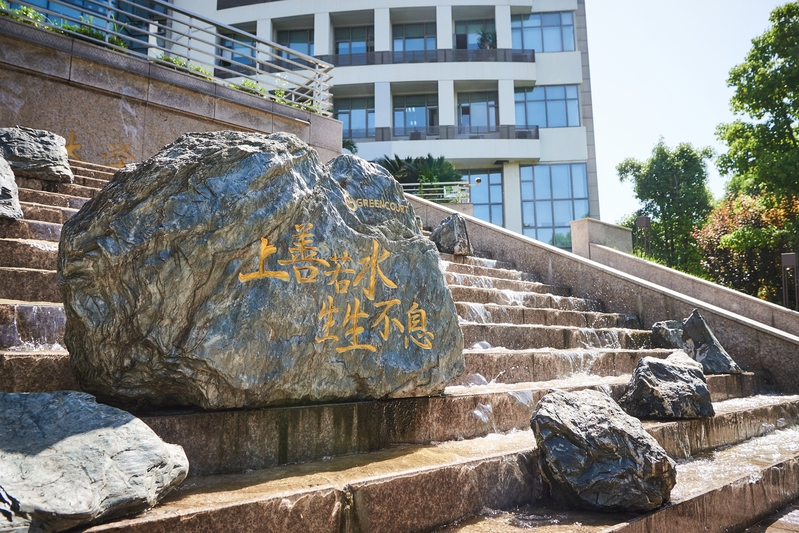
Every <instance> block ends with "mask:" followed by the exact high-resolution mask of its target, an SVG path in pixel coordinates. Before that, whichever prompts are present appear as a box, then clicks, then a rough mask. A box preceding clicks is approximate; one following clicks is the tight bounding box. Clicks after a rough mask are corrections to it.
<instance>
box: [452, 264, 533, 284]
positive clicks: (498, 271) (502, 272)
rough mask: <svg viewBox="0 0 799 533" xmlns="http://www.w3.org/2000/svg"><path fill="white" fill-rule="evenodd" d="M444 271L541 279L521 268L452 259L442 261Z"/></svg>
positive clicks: (496, 276) (518, 278)
mask: <svg viewBox="0 0 799 533" xmlns="http://www.w3.org/2000/svg"><path fill="white" fill-rule="evenodd" d="M440 264H441V270H442V271H443V272H453V273H456V274H469V275H472V276H484V277H489V278H501V279H515V280H518V281H540V280H539V278H538V276H536V275H535V274H531V273H529V272H522V271H520V270H511V269H506V268H489V267H481V266H475V265H468V264H464V263H453V262H451V261H443V260H442V261H441V263H440Z"/></svg>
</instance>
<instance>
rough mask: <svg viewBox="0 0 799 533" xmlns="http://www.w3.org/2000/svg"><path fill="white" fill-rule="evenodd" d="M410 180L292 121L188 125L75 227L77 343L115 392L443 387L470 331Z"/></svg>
mask: <svg viewBox="0 0 799 533" xmlns="http://www.w3.org/2000/svg"><path fill="white" fill-rule="evenodd" d="M414 218H415V214H414V212H413V208H412V207H411V206H410V205H409V204H408V203H407V202H406V201H405V199H404V196H403V193H402V188H401V186H400V185H399V184H398V183H397V182H396V181H394V179H393V178H392V177H391V176H390V175H389V174H388V173H387V172H385V171H384V170H382V169H380V168H379V167H376V166H375V165H372V164H370V163H367V162H366V161H364V160H362V159H360V158H357V157H354V156H341V157H339V158H337V159H334V160H333V161H331V162H330V163H328V165H327V166H326V167H323V166H321V165H320V163H319V160H318V158H317V155H316V152H315V151H314V150H313V149H311V148H310V147H309V146H307V145H306V144H304V143H303V142H302V141H300V140H299V139H297V138H296V137H294V136H293V135H289V134H283V133H278V134H273V135H271V136H265V135H259V134H250V133H237V132H214V133H195V134H186V135H184V136H182V137H181V138H180V139H178V140H177V141H175V142H174V143H172V144H171V145H169V146H167V147H165V148H164V149H163V150H162V151H161V152H159V153H158V154H156V155H155V156H154V157H153V158H151V159H150V160H148V161H146V162H143V163H141V164H139V165H136V166H128V167H126V168H124V169H122V170H121V171H119V172H118V173H117V174H116V176H115V177H114V179H113V180H112V181H111V183H110V184H109V185H108V186H106V187H105V189H104V190H103V191H102V192H100V193H99V194H98V195H97V196H96V197H95V198H94V199H93V200H91V201H90V202H88V203H87V204H86V205H85V206H84V207H83V208H82V209H81V211H80V212H79V213H78V214H77V215H75V216H74V217H72V218H71V219H70V220H69V221H68V222H67V223H66V224H65V225H64V229H63V232H62V235H61V245H60V249H59V260H58V267H59V274H60V278H59V283H60V287H61V291H62V294H63V297H64V302H65V304H64V305H65V310H66V315H67V324H66V334H65V342H66V344H67V347H68V348H69V350H70V353H71V361H72V365H73V370H74V371H75V374H76V376H77V377H78V379H79V381H80V383H81V386H82V387H83V389H84V390H86V391H88V392H91V393H93V394H96V395H97V396H98V398H101V399H102V400H103V401H106V402H108V403H112V404H119V405H133V404H149V405H170V404H182V405H198V406H201V407H204V408H209V409H218V408H231V407H256V406H266V405H277V404H292V403H295V404H296V403H310V402H321V401H332V400H345V399H368V398H384V397H406V396H422V395H430V394H437V393H439V392H440V391H442V390H443V388H444V386H445V384H446V383H447V382H448V381H449V380H450V379H452V378H454V377H456V376H457V375H459V374H460V373H462V371H463V366H464V363H463V355H462V348H463V336H462V334H461V331H460V328H459V326H458V320H457V313H456V310H455V305H454V303H453V301H452V296H451V294H450V292H449V289H448V288H447V286H446V284H445V281H444V277H443V275H442V274H441V272H440V270H439V268H438V261H439V256H438V253H437V252H436V249H435V246H434V245H433V244H432V243H431V242H430V241H429V240H428V239H425V238H424V237H423V236H422V235H421V233H420V232H419V231H418V229H417V228H416V224H415V223H414Z"/></svg>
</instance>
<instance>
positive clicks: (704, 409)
mask: <svg viewBox="0 0 799 533" xmlns="http://www.w3.org/2000/svg"><path fill="white" fill-rule="evenodd" d="M619 404H620V405H621V407H622V408H623V409H624V410H625V411H626V412H627V413H628V414H629V415H632V416H635V417H637V418H700V417H706V416H713V415H715V412H714V410H713V403H712V402H711V401H710V391H709V390H708V388H707V381H706V380H705V374H704V372H702V365H701V364H700V363H697V362H696V361H694V360H693V359H691V358H690V357H689V356H688V354H686V353H685V352H682V351H678V352H674V353H673V354H671V355H670V356H669V357H668V358H667V359H665V360H663V359H657V358H655V357H644V358H643V359H641V360H640V361H638V365H637V366H636V367H635V370H634V371H633V375H632V378H630V383H629V385H628V386H627V392H625V393H624V396H622V398H621V400H619Z"/></svg>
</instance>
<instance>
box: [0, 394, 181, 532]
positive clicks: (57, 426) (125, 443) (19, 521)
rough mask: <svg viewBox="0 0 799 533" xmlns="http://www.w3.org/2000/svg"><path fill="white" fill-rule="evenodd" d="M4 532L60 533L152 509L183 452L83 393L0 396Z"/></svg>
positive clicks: (173, 479) (172, 482) (0, 523)
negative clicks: (57, 532) (54, 532)
mask: <svg viewBox="0 0 799 533" xmlns="http://www.w3.org/2000/svg"><path fill="white" fill-rule="evenodd" d="M0 428H3V429H2V431H0V531H14V532H22V531H26V532H27V531H30V532H53V531H64V530H67V529H70V528H73V527H76V526H80V525H85V524H89V523H93V522H97V521H100V520H104V519H108V518H112V517H115V516H121V515H126V514H131V513H136V512H139V511H144V510H145V509H147V508H149V507H152V506H153V505H155V504H156V502H157V501H158V500H160V499H161V498H162V497H163V496H165V495H166V494H167V493H168V492H169V491H170V490H172V489H173V488H175V487H176V486H177V485H178V484H180V482H181V481H183V480H184V479H185V478H186V474H187V473H188V467H189V463H188V460H187V459H186V454H185V453H183V448H181V447H180V446H176V445H174V444H166V443H164V442H163V441H162V440H161V439H160V438H158V436H157V435H156V434H155V433H154V432H153V431H152V430H151V429H150V428H149V427H148V426H147V425H146V424H145V423H144V422H142V421H141V420H139V419H138V418H135V417H134V416H133V415H131V414H129V413H126V412H125V411H120V410H119V409H115V408H113V407H109V406H107V405H100V404H97V403H95V401H94V398H92V397H91V396H89V395H88V394H85V393H82V392H73V391H61V392H51V393H31V394H26V393H21V394H9V393H0Z"/></svg>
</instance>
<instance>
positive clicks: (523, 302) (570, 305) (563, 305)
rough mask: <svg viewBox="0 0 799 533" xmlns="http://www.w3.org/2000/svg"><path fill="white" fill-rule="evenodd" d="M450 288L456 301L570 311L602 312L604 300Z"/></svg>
mask: <svg viewBox="0 0 799 533" xmlns="http://www.w3.org/2000/svg"><path fill="white" fill-rule="evenodd" d="M449 290H450V292H451V293H452V298H453V300H455V301H456V302H472V303H477V304H496V305H511V306H513V305H515V306H524V307H535V308H546V309H561V310H568V311H595V312H602V311H603V310H604V309H603V306H602V302H600V301H599V300H592V299H589V298H575V297H573V296H558V295H555V294H546V293H536V292H520V291H511V290H501V289H484V288H481V287H465V286H462V285H450V286H449Z"/></svg>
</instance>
